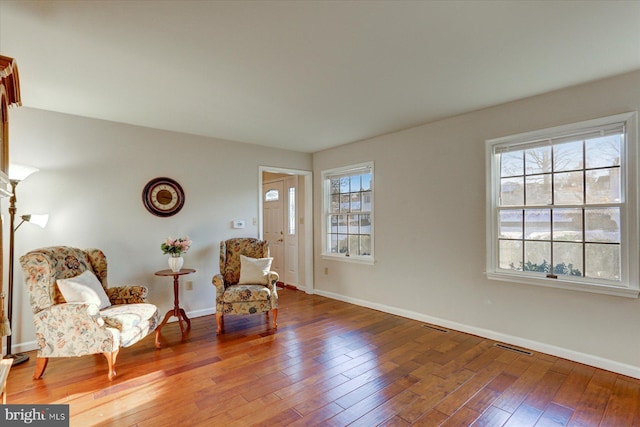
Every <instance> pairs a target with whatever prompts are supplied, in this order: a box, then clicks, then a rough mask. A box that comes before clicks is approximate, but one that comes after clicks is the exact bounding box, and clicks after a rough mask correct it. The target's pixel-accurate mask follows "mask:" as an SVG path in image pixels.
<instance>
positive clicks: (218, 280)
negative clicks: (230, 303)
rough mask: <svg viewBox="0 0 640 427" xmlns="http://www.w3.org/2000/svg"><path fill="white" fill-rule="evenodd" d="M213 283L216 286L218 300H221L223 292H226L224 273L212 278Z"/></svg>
mask: <svg viewBox="0 0 640 427" xmlns="http://www.w3.org/2000/svg"><path fill="white" fill-rule="evenodd" d="M211 283H213V286H215V287H216V301H219V300H220V299H221V298H222V294H223V293H224V290H225V286H224V277H223V276H222V274H215V275H214V276H213V278H212V279H211Z"/></svg>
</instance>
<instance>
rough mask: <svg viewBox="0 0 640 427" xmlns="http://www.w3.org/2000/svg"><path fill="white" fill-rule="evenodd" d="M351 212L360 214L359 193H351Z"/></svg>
mask: <svg viewBox="0 0 640 427" xmlns="http://www.w3.org/2000/svg"><path fill="white" fill-rule="evenodd" d="M350 198H351V212H360V206H361V202H360V200H361V199H360V193H351V195H350Z"/></svg>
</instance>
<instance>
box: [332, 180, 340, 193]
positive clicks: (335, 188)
mask: <svg viewBox="0 0 640 427" xmlns="http://www.w3.org/2000/svg"><path fill="white" fill-rule="evenodd" d="M329 182H330V183H329V187H330V189H329V191H330V193H331V194H338V193H340V178H331V180H330V181H329Z"/></svg>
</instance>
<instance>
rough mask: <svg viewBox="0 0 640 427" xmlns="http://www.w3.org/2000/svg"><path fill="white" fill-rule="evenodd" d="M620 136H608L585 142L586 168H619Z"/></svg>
mask: <svg viewBox="0 0 640 427" xmlns="http://www.w3.org/2000/svg"><path fill="white" fill-rule="evenodd" d="M621 143H622V135H610V136H604V137H602V138H593V139H588V140H587V141H585V154H586V158H587V162H586V167H587V168H588V169H591V168H601V167H607V166H620V146H621Z"/></svg>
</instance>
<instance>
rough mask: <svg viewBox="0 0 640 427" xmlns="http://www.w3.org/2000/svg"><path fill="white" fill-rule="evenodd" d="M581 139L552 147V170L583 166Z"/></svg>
mask: <svg viewBox="0 0 640 427" xmlns="http://www.w3.org/2000/svg"><path fill="white" fill-rule="evenodd" d="M583 156H584V154H583V152H582V141H575V142H567V143H565V144H558V145H555V146H554V147H553V170H554V171H556V172H561V171H568V170H576V169H582V168H583Z"/></svg>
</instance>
